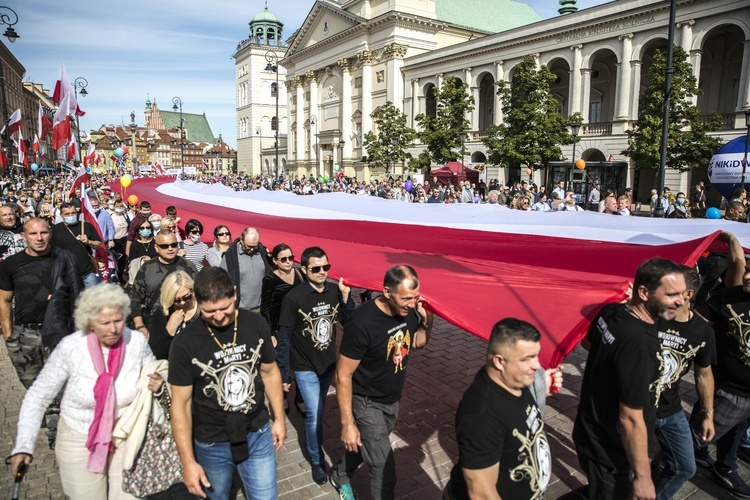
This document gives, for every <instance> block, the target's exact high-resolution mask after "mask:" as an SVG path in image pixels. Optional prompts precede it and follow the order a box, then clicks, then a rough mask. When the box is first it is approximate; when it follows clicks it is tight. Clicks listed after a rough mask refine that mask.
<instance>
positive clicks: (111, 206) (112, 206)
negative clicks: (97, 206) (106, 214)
mask: <svg viewBox="0 0 750 500" xmlns="http://www.w3.org/2000/svg"><path fill="white" fill-rule="evenodd" d="M107 208H109V209H110V210H114V209H115V206H114V204H112V203H110V204H109V205H107Z"/></svg>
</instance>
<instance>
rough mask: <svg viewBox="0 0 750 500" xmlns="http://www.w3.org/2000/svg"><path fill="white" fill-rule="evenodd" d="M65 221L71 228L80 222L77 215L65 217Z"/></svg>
mask: <svg viewBox="0 0 750 500" xmlns="http://www.w3.org/2000/svg"><path fill="white" fill-rule="evenodd" d="M63 221H65V223H66V224H67V225H69V226H70V225H72V224H75V223H76V222H78V216H77V215H71V216H70V217H63Z"/></svg>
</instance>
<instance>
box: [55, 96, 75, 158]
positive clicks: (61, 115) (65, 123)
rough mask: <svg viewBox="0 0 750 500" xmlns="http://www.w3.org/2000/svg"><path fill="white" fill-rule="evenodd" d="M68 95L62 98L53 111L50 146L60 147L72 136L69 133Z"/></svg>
mask: <svg viewBox="0 0 750 500" xmlns="http://www.w3.org/2000/svg"><path fill="white" fill-rule="evenodd" d="M69 98H70V95H66V96H65V97H64V98H63V102H62V103H60V107H59V108H57V111H55V119H54V124H53V125H52V147H53V148H54V149H60V148H61V147H63V146H64V145H65V144H67V143H68V142H70V139H71V137H72V135H71V133H70V115H69V114H68V102H69Z"/></svg>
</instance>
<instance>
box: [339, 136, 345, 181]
mask: <svg viewBox="0 0 750 500" xmlns="http://www.w3.org/2000/svg"><path fill="white" fill-rule="evenodd" d="M344 142H345V141H344V140H343V139H342V140H340V141H339V147H340V148H341V154H340V155H339V172H342V173H343V172H344Z"/></svg>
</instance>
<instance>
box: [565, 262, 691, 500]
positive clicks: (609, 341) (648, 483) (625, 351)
mask: <svg viewBox="0 0 750 500" xmlns="http://www.w3.org/2000/svg"><path fill="white" fill-rule="evenodd" d="M685 289H686V285H685V278H684V276H683V273H682V268H681V267H680V266H679V265H677V264H676V263H674V262H672V261H671V260H667V259H662V258H659V257H656V258H653V259H650V260H647V261H645V262H643V263H642V264H641V265H640V266H639V267H638V270H637V271H636V274H635V280H634V282H633V297H632V299H631V301H630V302H629V303H627V304H619V303H618V304H609V305H607V306H605V307H604V308H603V309H602V310H601V311H600V312H599V314H598V315H597V317H596V318H595V319H594V321H593V322H592V323H591V328H590V329H589V332H588V335H587V337H586V339H585V340H584V347H588V348H589V349H590V350H589V356H588V359H587V361H586V371H585V372H584V375H583V385H582V388H581V402H580V404H579V406H578V415H577V416H576V421H575V426H574V427H573V441H574V442H575V445H576V451H577V453H578V461H579V462H580V464H581V468H582V470H583V472H584V473H585V474H586V476H587V477H588V481H589V491H588V498H590V499H591V500H601V499H620V498H623V499H624V498H628V499H631V498H634V497H635V498H656V492H655V489H654V483H653V481H652V480H651V467H650V460H649V456H648V440H649V436H651V435H653V430H654V423H655V418H656V406H655V405H656V387H657V385H658V383H659V379H660V363H659V357H658V355H659V354H660V353H661V345H660V343H659V338H658V331H657V328H656V325H655V323H656V321H657V320H658V319H659V318H661V319H665V320H672V319H674V317H675V314H676V312H677V309H678V308H679V307H681V306H682V304H683V302H684V300H685V299H684V293H685Z"/></svg>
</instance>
